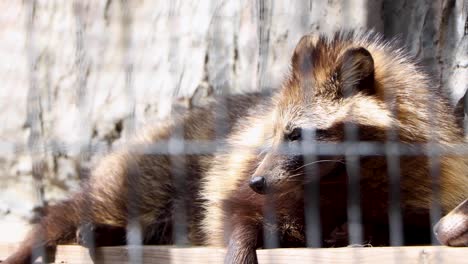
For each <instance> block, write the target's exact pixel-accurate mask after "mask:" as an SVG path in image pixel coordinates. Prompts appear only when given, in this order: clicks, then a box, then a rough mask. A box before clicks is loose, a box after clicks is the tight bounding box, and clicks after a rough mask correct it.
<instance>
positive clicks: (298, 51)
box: [291, 35, 318, 79]
mask: <svg viewBox="0 0 468 264" xmlns="http://www.w3.org/2000/svg"><path fill="white" fill-rule="evenodd" d="M317 39H318V36H316V35H305V36H303V37H302V38H301V40H299V43H297V45H296V48H295V49H294V54H293V56H292V59H291V64H292V68H293V73H294V74H295V75H296V76H297V77H299V78H301V79H309V78H311V77H312V69H313V59H314V58H313V57H314V48H315V43H316V42H317Z"/></svg>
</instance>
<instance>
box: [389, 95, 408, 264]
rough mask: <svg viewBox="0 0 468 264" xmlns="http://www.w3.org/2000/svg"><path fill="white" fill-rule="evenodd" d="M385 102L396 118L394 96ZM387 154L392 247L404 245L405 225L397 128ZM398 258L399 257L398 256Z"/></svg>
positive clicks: (390, 137)
mask: <svg viewBox="0 0 468 264" xmlns="http://www.w3.org/2000/svg"><path fill="white" fill-rule="evenodd" d="M384 96H385V102H386V103H387V106H388V107H390V112H391V113H392V115H393V116H396V114H397V109H396V107H398V106H397V104H396V103H395V101H396V98H395V95H394V94H390V93H385V95H384ZM385 154H386V159H387V174H388V178H389V179H388V180H389V196H388V199H389V208H388V217H389V219H388V220H389V237H390V245H391V246H402V245H403V242H404V241H403V223H402V212H401V190H400V187H401V176H400V157H401V153H400V148H399V141H398V132H397V130H396V128H395V127H393V126H392V127H391V128H390V129H388V130H387V142H386V144H385ZM397 257H398V256H397Z"/></svg>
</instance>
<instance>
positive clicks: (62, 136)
mask: <svg viewBox="0 0 468 264" xmlns="http://www.w3.org/2000/svg"><path fill="white" fill-rule="evenodd" d="M0 10H2V12H1V14H0V21H1V24H2V26H1V27H0V40H1V41H0V58H1V59H2V62H1V63H0V76H1V78H2V88H1V89H0V120H1V122H2V124H1V126H0V172H1V173H0V190H1V191H0V226H1V227H2V228H0V229H2V230H0V233H2V234H7V233H5V232H4V231H5V230H11V229H12V228H13V230H14V228H15V227H16V226H18V225H21V223H26V222H27V221H28V220H30V219H31V217H32V216H33V213H32V209H33V208H34V207H35V206H40V205H43V204H44V203H45V202H48V201H53V200H55V199H61V198H63V197H65V196H66V194H67V193H68V192H69V191H70V190H74V189H76V188H77V186H78V182H79V178H80V170H81V168H86V167H89V166H90V165H91V164H92V163H93V160H94V159H95V158H96V157H98V156H99V155H100V154H102V153H105V152H106V151H108V150H109V149H110V148H111V147H112V146H113V145H115V144H118V143H119V142H125V140H126V139H127V138H128V137H129V136H131V135H132V134H133V133H134V131H135V130H137V129H138V127H141V126H142V125H144V124H148V123H152V122H157V121H158V120H160V119H161V118H162V117H164V116H166V115H167V114H168V113H169V112H170V111H171V105H172V103H173V102H174V101H176V100H174V98H178V97H189V98H190V97H195V98H194V100H196V101H197V100H198V101H200V102H203V100H205V98H206V97H207V96H208V97H209V95H210V94H212V93H213V92H214V93H221V94H226V93H239V92H245V91H253V90H263V89H271V88H272V87H277V86H278V84H279V83H280V82H281V80H282V78H283V77H284V76H285V74H286V73H287V71H288V60H289V57H290V55H291V52H292V49H293V47H294V45H295V44H296V42H297V41H298V40H299V38H300V37H301V36H302V35H303V34H305V33H308V32H317V31H321V32H329V31H333V30H335V29H338V28H343V27H345V28H359V29H365V28H374V29H375V30H376V31H380V32H382V33H384V34H385V36H386V37H388V38H390V37H394V36H398V37H399V38H400V39H401V42H402V43H403V44H405V45H406V46H407V47H408V49H409V50H410V52H411V53H412V54H414V55H416V56H417V57H418V58H419V59H420V60H421V64H422V65H423V66H425V67H426V68H427V69H428V70H429V71H430V72H431V73H432V76H433V80H434V82H436V83H437V84H440V87H441V89H444V90H446V91H447V92H448V93H449V94H450V96H451V98H452V99H453V101H454V102H455V101H456V100H457V98H459V97H460V96H461V95H462V94H463V93H464V91H465V90H466V89H467V88H468V82H467V76H468V69H467V67H468V33H467V13H468V12H467V10H468V2H467V1H464V0H416V1H412V0H377V1H364V0H351V1H338V0H329V1H322V0H309V1H306V0H301V1H273V0H265V1H262V0H257V1H246V0H243V1H226V0H224V1H217V0H212V1H196V0H183V1H181V0H179V1H175V0H174V1H148V0H138V1H125V0H122V1H115V0H106V1H104V0H102V1H95V0H81V1H78V0H77V1H49V0H36V1H34V0H12V1H0ZM90 146H91V147H90ZM8 234H9V235H6V236H5V235H2V239H4V240H16V239H18V237H20V236H21V235H22V234H20V233H16V232H12V234H10V233H8Z"/></svg>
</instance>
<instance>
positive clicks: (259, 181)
mask: <svg viewBox="0 0 468 264" xmlns="http://www.w3.org/2000/svg"><path fill="white" fill-rule="evenodd" d="M249 186H250V188H252V190H254V191H255V192H256V193H259V194H265V193H266V190H267V182H266V179H265V177H263V176H255V177H253V178H252V179H250V182H249Z"/></svg>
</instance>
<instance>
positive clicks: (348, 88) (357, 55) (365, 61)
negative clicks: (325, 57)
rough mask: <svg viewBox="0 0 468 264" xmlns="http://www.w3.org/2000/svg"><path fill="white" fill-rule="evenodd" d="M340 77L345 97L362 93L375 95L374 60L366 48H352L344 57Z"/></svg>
mask: <svg viewBox="0 0 468 264" xmlns="http://www.w3.org/2000/svg"><path fill="white" fill-rule="evenodd" d="M339 76H340V79H341V83H342V91H341V92H342V94H343V96H344V97H349V96H352V95H354V94H356V93H358V92H360V91H362V92H365V93H367V94H374V93H375V87H374V59H373V58H372V55H371V54H370V52H369V51H368V50H366V49H365V48H362V47H360V48H352V49H349V50H347V51H346V52H345V53H344V54H343V56H342V62H341V67H340V69H339Z"/></svg>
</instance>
